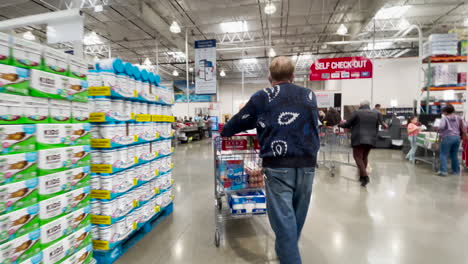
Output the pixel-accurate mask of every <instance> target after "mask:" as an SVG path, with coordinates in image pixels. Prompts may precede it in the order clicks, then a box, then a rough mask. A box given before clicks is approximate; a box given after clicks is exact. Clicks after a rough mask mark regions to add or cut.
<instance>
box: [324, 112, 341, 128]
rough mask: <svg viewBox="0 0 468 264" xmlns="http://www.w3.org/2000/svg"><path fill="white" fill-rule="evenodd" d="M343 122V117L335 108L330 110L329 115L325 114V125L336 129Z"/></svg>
mask: <svg viewBox="0 0 468 264" xmlns="http://www.w3.org/2000/svg"><path fill="white" fill-rule="evenodd" d="M340 122H341V116H340V113H339V112H338V111H336V109H335V108H333V107H330V108H328V111H327V113H326V114H325V119H324V125H325V126H329V127H334V126H336V125H338V124H340Z"/></svg>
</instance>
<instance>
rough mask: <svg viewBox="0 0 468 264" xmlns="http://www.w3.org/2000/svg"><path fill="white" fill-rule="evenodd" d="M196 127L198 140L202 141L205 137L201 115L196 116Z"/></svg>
mask: <svg viewBox="0 0 468 264" xmlns="http://www.w3.org/2000/svg"><path fill="white" fill-rule="evenodd" d="M197 126H198V133H199V134H200V139H203V138H204V137H205V121H203V117H202V116H201V115H199V116H198V120H197Z"/></svg>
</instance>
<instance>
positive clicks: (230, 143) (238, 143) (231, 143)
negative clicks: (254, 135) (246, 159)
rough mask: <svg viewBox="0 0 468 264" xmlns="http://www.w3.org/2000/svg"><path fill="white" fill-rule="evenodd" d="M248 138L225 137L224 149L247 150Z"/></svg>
mask: <svg viewBox="0 0 468 264" xmlns="http://www.w3.org/2000/svg"><path fill="white" fill-rule="evenodd" d="M246 149H247V140H246V139H223V144H222V150H246Z"/></svg>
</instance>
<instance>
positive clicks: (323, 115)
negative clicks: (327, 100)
mask: <svg viewBox="0 0 468 264" xmlns="http://www.w3.org/2000/svg"><path fill="white" fill-rule="evenodd" d="M326 115H327V114H325V112H324V111H323V110H320V111H319V113H318V119H319V121H320V123H322V124H323V122H325V116H326Z"/></svg>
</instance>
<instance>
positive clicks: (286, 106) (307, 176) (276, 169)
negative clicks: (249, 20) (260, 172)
mask: <svg viewBox="0 0 468 264" xmlns="http://www.w3.org/2000/svg"><path fill="white" fill-rule="evenodd" d="M269 80H270V83H271V85H272V86H271V87H270V88H265V89H263V90H261V91H258V92H256V93H255V94H254V95H252V97H251V98H250V100H249V102H248V103H247V104H246V105H245V106H244V107H243V108H242V109H241V110H240V112H239V113H238V114H236V115H235V116H234V117H232V119H231V120H230V121H229V122H228V123H227V124H226V125H225V126H224V128H223V131H222V133H221V136H223V137H231V136H233V135H235V134H236V133H239V132H241V131H245V130H249V129H253V128H257V135H258V139H259V143H260V147H261V150H260V156H261V157H262V158H263V167H264V171H265V184H266V195H267V197H266V198H267V212H268V217H269V219H270V224H271V226H272V228H273V231H274V232H275V234H276V247H275V248H276V253H277V254H278V257H279V259H280V263H281V264H300V263H302V261H301V256H300V252H299V247H298V241H299V237H300V235H301V230H302V227H303V226H304V222H305V219H306V216H307V211H308V208H309V203H310V197H311V194H312V183H313V179H314V174H315V165H316V160H317V151H318V149H319V146H320V142H319V134H318V111H317V100H316V97H315V94H314V92H313V91H311V90H310V89H306V88H303V87H300V86H297V85H294V84H292V81H293V80H294V64H293V62H292V61H291V60H290V59H289V58H286V57H277V58H275V59H274V60H273V61H272V62H271V65H270V76H269Z"/></svg>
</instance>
